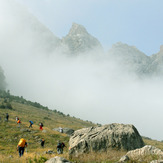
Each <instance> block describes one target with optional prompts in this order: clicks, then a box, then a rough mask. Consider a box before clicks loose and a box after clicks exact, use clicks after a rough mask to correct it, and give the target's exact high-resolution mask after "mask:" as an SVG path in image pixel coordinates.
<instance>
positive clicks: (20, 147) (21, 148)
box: [17, 138, 27, 157]
mask: <svg viewBox="0 0 163 163" xmlns="http://www.w3.org/2000/svg"><path fill="white" fill-rule="evenodd" d="M25 147H27V142H26V140H25V139H23V138H21V139H20V141H19V143H18V145H17V151H19V156H20V157H21V156H23V154H24V148H25Z"/></svg>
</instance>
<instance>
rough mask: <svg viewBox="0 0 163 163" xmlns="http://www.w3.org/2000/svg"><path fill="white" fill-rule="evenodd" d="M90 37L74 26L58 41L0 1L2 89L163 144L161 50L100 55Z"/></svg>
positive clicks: (127, 48)
mask: <svg viewBox="0 0 163 163" xmlns="http://www.w3.org/2000/svg"><path fill="white" fill-rule="evenodd" d="M108 30H109V29H108ZM90 33H91V31H87V29H86V28H85V27H84V26H83V25H80V24H78V23H77V22H76V23H72V27H71V29H70V31H69V33H67V35H66V36H65V37H63V38H59V37H57V36H55V33H52V32H51V31H50V30H49V29H48V28H47V27H46V26H45V25H44V24H42V23H41V22H40V21H39V20H38V19H37V18H36V17H34V16H33V15H32V14H31V13H30V12H29V11H27V9H26V8H25V7H24V6H22V5H20V4H18V3H17V2H14V1H10V0H3V1H0V36H1V37H0V46H1V47H0V66H1V67H2V69H3V71H4V76H5V81H6V83H7V86H6V90H10V92H11V94H14V95H18V96H23V97H24V98H26V99H29V100H32V101H36V102H39V103H41V104H42V105H44V106H48V107H49V109H56V110H59V111H62V112H63V113H65V114H70V116H75V117H79V118H81V119H83V120H89V121H92V122H94V123H100V124H109V123H115V122H116V123H125V124H133V125H135V127H136V128H137V129H138V130H139V132H140V134H141V135H142V136H147V137H151V138H153V139H157V140H162V139H163V132H162V131H161V129H162V124H163V118H162V114H163V109H162V108H163V100H162V97H163V91H162V90H163V85H162V82H163V69H162V66H163V57H162V56H163V49H162V47H161V48H160V49H158V53H156V54H153V55H151V56H147V55H146V54H144V53H143V52H141V51H140V50H139V49H137V48H136V47H134V45H128V44H126V43H121V42H118V43H116V44H114V45H113V46H112V47H111V48H108V49H107V50H105V49H103V45H102V44H101V43H100V42H99V41H98V38H96V36H92V35H91V34H90ZM119 41H121V40H119Z"/></svg>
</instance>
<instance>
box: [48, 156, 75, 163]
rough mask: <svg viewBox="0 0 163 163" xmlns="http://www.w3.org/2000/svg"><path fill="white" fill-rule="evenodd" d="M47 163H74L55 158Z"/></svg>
mask: <svg viewBox="0 0 163 163" xmlns="http://www.w3.org/2000/svg"><path fill="white" fill-rule="evenodd" d="M45 163H72V162H70V161H68V160H66V159H65V158H62V157H59V156H55V157H53V158H51V159H50V160H48V161H46V162H45Z"/></svg>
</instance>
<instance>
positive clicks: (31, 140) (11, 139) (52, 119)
mask: <svg viewBox="0 0 163 163" xmlns="http://www.w3.org/2000/svg"><path fill="white" fill-rule="evenodd" d="M0 97H1V98H0V118H1V120H0V126H1V129H0V162H1V161H2V162H10V161H11V162H13V161H14V162H18V161H19V162H23V161H25V160H26V159H27V160H33V161H34V160H35V162H37V157H41V156H43V155H45V154H43V153H44V152H45V151H48V150H53V151H55V152H56V146H57V142H58V141H59V140H60V141H63V142H65V144H66V146H67V147H68V141H69V136H67V135H66V134H63V133H59V132H57V131H53V130H52V129H53V128H57V127H62V128H71V129H74V130H76V129H80V128H83V127H89V126H94V125H95V124H93V123H91V122H86V121H83V120H80V119H78V118H75V117H70V116H69V115H64V114H63V113H62V112H60V111H56V110H54V111H52V110H49V109H48V108H47V107H44V106H42V105H40V104H38V103H35V102H30V101H27V100H25V99H23V98H22V97H16V96H12V95H10V94H9V92H8V93H6V92H3V93H2V92H1V96H0ZM36 106H37V107H36ZM6 113H8V114H9V122H6V121H5V115H6ZM16 116H18V117H19V119H20V120H21V122H22V123H21V125H20V127H19V125H18V124H17V123H16ZM29 120H32V121H33V122H34V124H33V128H32V129H29V128H28V127H29ZM40 122H42V123H43V124H44V127H43V129H44V130H43V131H41V130H39V123H40ZM20 138H25V139H26V140H27V142H28V149H27V150H28V151H27V153H25V157H24V159H25V160H22V159H23V158H21V159H19V157H18V152H17V151H16V146H17V144H18V141H19V140H20ZM41 138H44V139H45V148H44V149H43V148H41V146H40V139H41ZM67 151H68V148H67V149H66V150H65V155H66V156H65V157H68V154H67ZM10 157H11V158H10ZM26 157H27V158H26ZM44 157H46V158H50V157H52V156H50V155H47V154H46V155H45V156H44ZM38 160H39V158H38ZM43 160H44V159H43ZM38 162H39V161H38ZM43 162H44V161H43Z"/></svg>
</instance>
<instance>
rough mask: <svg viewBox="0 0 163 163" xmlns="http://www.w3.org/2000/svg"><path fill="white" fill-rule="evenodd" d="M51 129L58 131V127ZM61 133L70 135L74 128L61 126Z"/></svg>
mask: <svg viewBox="0 0 163 163" xmlns="http://www.w3.org/2000/svg"><path fill="white" fill-rule="evenodd" d="M53 130H54V131H58V132H60V128H53ZM63 133H65V134H67V135H69V136H70V135H72V134H73V133H74V130H73V129H71V128H63Z"/></svg>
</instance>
